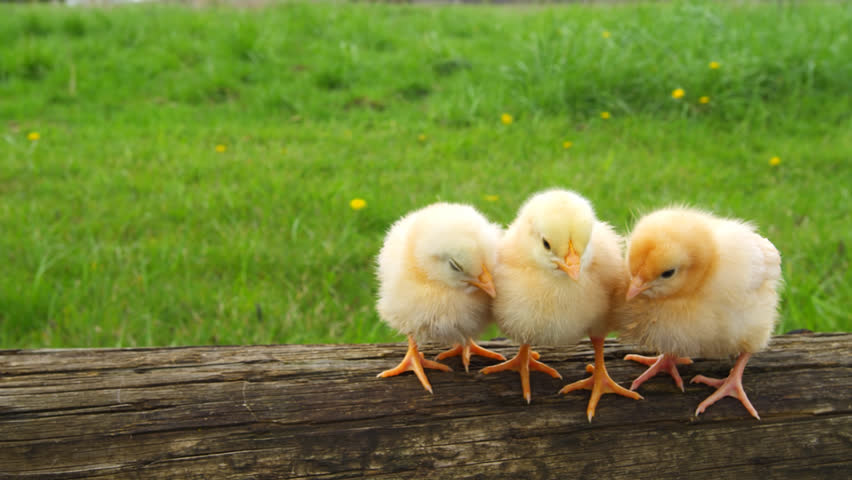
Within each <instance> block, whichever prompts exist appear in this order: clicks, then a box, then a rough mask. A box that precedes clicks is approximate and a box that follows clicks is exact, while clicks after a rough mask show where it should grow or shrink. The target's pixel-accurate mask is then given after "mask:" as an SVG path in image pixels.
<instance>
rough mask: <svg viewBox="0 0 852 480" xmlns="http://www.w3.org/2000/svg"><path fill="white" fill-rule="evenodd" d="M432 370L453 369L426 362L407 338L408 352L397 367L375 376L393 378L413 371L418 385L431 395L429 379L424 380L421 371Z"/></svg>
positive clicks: (424, 373)
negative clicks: (418, 381)
mask: <svg viewBox="0 0 852 480" xmlns="http://www.w3.org/2000/svg"><path fill="white" fill-rule="evenodd" d="M424 367H425V368H432V369H435V370H441V371H444V372H452V371H453V369H452V368H450V367H448V366H446V365H444V364H443V363H438V362H433V361H432V360H426V358H425V357H424V356H423V354H422V353H420V352H419V351H418V350H417V343H415V341H414V339H413V338H412V337H410V336H409V337H408V351H407V352H405V358H403V359H402V361H401V362H399V365H397V366H396V367H394V368H392V369H390V370H385V371H384V372H382V373H380V374H378V375H376V376H377V377H379V378H385V377H393V376H395V375H399V374H400V373H404V372H409V371H413V372H414V374H415V375H417V378H418V379H420V383H421V384H422V385H423V388H425V389H426V391H428V392H429V393H432V384H430V383H429V379H428V378H426V372H425V371H423V368H424Z"/></svg>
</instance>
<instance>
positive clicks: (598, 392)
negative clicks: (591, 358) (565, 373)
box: [559, 337, 643, 422]
mask: <svg viewBox="0 0 852 480" xmlns="http://www.w3.org/2000/svg"><path fill="white" fill-rule="evenodd" d="M591 340H592V345H593V346H594V348H595V365H600V369H598V368H595V366H593V365H586V372H588V373H591V374H592V376H591V377H589V378H586V379H583V380H578V381H576V382H574V383H569V384H568V385H565V386H564V387H562V389H561V390H559V393H563V394H565V393H569V392H573V391H574V390H581V389H586V390H591V391H592V396H591V398H589V406H588V407H587V408H586V416H587V417H588V419H589V422H591V421H592V417H594V416H595V409H596V408H597V406H598V401H599V400H600V399H601V397H602V396H603V395H604V394H605V393H616V394H618V395H621V396H624V397H628V398H632V399H633V400H640V399H642V398H643V397H642V395H639V394H638V393H636V392H633V391H631V390H628V389H626V388H624V387H622V386H621V385H619V384H617V383H615V380H613V379H612V378H611V377H610V376H609V373H608V372H607V371H606V365H605V364H604V357H603V338H597V337H596V338H592V339H591Z"/></svg>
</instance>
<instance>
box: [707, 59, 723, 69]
mask: <svg viewBox="0 0 852 480" xmlns="http://www.w3.org/2000/svg"><path fill="white" fill-rule="evenodd" d="M708 66H709V67H710V69H711V70H716V69H717V68H719V67H721V65H719V62H715V61H714V62H710V64H709V65H708Z"/></svg>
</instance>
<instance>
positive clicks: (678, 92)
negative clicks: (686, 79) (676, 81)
mask: <svg viewBox="0 0 852 480" xmlns="http://www.w3.org/2000/svg"><path fill="white" fill-rule="evenodd" d="M684 95H686V92H684V91H683V89H682V88H675V89H674V91H672V98H674V99H675V100H679V99H681V98H683V96H684Z"/></svg>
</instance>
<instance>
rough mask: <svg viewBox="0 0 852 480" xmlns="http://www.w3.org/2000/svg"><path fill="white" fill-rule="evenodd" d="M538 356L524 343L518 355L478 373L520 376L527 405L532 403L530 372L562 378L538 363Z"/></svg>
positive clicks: (554, 371) (557, 373)
mask: <svg viewBox="0 0 852 480" xmlns="http://www.w3.org/2000/svg"><path fill="white" fill-rule="evenodd" d="M538 358H539V355H538V353H536V352H531V351H530V344H529V343H524V344H522V345H521V348H520V349H519V350H518V354H517V355H515V357H514V358H513V359H511V360H509V361H507V362H503V363H499V364H497V365H492V366H490V367H485V368H483V369H482V370H480V372H482V373H483V374H485V375H488V374H489V373H495V372H502V371H504V370H514V371H516V372H518V373H520V374H521V389H522V390H523V393H524V398H525V399H526V400H527V404H529V403H530V402H531V401H532V393H531V391H530V370H534V371H538V372H544V373H546V374H548V375H550V376H551V377H553V378H560V379H561V378H562V375H560V374H559V372H557V371H556V370H554V369H552V368H550V367H548V366H547V365H545V364H543V363H541V362H539V361H538Z"/></svg>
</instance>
